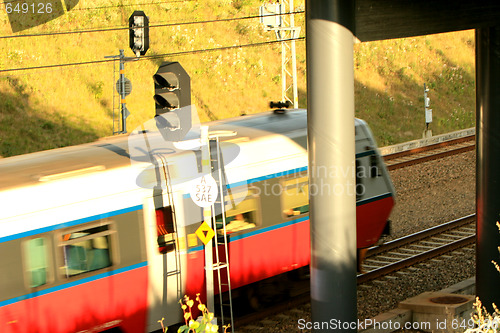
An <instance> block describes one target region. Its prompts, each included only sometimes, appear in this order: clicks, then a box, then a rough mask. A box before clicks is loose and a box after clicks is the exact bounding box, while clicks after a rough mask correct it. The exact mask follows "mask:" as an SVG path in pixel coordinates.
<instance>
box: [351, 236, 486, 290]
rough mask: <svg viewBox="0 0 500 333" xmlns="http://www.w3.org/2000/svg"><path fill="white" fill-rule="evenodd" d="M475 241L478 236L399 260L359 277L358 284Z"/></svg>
mask: <svg viewBox="0 0 500 333" xmlns="http://www.w3.org/2000/svg"><path fill="white" fill-rule="evenodd" d="M475 241H476V235H472V236H468V237H465V238H462V239H460V240H457V241H454V242H452V243H449V244H446V245H443V246H440V247H437V248H435V249H432V250H429V251H426V252H423V253H420V254H416V255H414V256H412V257H409V258H406V259H403V260H399V261H397V262H395V263H393V264H389V265H386V266H383V267H380V268H377V269H374V270H372V271H370V272H368V273H365V274H361V275H358V278H357V283H358V284H360V283H365V282H368V281H370V280H374V279H377V278H379V277H382V276H384V275H388V274H390V273H394V272H396V271H398V270H401V269H403V268H406V267H410V266H413V265H415V264H418V263H420V262H423V261H426V260H429V259H432V258H435V257H438V256H441V255H443V254H445V253H448V252H451V251H454V250H457V249H460V248H463V247H465V246H468V245H471V244H473V243H474V242H475Z"/></svg>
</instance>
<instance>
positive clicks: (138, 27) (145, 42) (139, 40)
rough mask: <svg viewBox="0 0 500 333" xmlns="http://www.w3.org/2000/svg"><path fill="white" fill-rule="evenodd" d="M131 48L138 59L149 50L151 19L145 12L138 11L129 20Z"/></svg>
mask: <svg viewBox="0 0 500 333" xmlns="http://www.w3.org/2000/svg"><path fill="white" fill-rule="evenodd" d="M128 26H129V42H130V48H131V49H132V51H134V53H135V55H136V56H137V57H139V56H141V55H145V54H146V51H147V50H148V49H149V19H148V17H147V16H146V14H144V12H143V11H139V10H136V11H135V12H134V13H133V14H132V15H131V16H130V18H129V19H128Z"/></svg>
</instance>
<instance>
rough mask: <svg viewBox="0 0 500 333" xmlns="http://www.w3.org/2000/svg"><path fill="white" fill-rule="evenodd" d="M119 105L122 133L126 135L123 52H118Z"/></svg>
mask: <svg viewBox="0 0 500 333" xmlns="http://www.w3.org/2000/svg"><path fill="white" fill-rule="evenodd" d="M120 96H121V98H120V104H121V114H122V133H127V121H126V118H127V116H126V112H127V111H126V110H127V106H126V103H125V96H126V94H125V54H124V52H123V50H120Z"/></svg>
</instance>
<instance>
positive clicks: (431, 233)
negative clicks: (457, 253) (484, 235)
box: [358, 214, 476, 284]
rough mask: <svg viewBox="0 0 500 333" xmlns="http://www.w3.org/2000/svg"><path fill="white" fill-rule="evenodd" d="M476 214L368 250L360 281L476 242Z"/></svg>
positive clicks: (377, 276) (372, 278)
mask: <svg viewBox="0 0 500 333" xmlns="http://www.w3.org/2000/svg"><path fill="white" fill-rule="evenodd" d="M475 221H476V216H475V214H472V215H468V216H465V217H462V218H460V219H457V220H454V221H451V222H447V223H445V224H441V225H438V226H436V227H433V228H429V229H426V230H424V231H421V232H418V233H415V234H412V235H409V236H406V237H402V238H399V239H396V240H394V241H391V242H388V243H385V244H383V245H380V246H376V247H372V248H370V249H369V250H368V253H367V258H366V260H365V263H364V268H365V269H366V270H367V272H366V273H364V274H360V275H358V284H361V283H365V282H368V281H370V280H374V279H377V278H380V277H382V276H385V275H388V274H391V273H394V272H396V271H399V270H402V269H404V268H406V267H410V266H413V265H416V264H418V263H420V262H423V261H426V260H430V259H432V258H435V257H438V256H440V255H443V254H445V253H448V252H451V251H454V250H457V249H460V248H463V247H466V246H469V245H471V244H474V242H475V241H476V236H475V234H476V229H475Z"/></svg>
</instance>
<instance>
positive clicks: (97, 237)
mask: <svg viewBox="0 0 500 333" xmlns="http://www.w3.org/2000/svg"><path fill="white" fill-rule="evenodd" d="M111 234H112V230H111V228H110V224H109V223H105V224H102V223H101V224H99V225H97V226H93V227H87V228H85V229H72V230H71V231H69V232H65V233H63V234H62V235H61V236H60V237H61V246H62V249H63V258H64V266H63V267H62V268H63V271H64V275H65V276H66V277H72V276H75V275H79V274H83V273H86V272H91V271H95V270H98V269H102V268H105V267H109V266H111V264H112V260H111V243H110V242H111Z"/></svg>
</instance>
